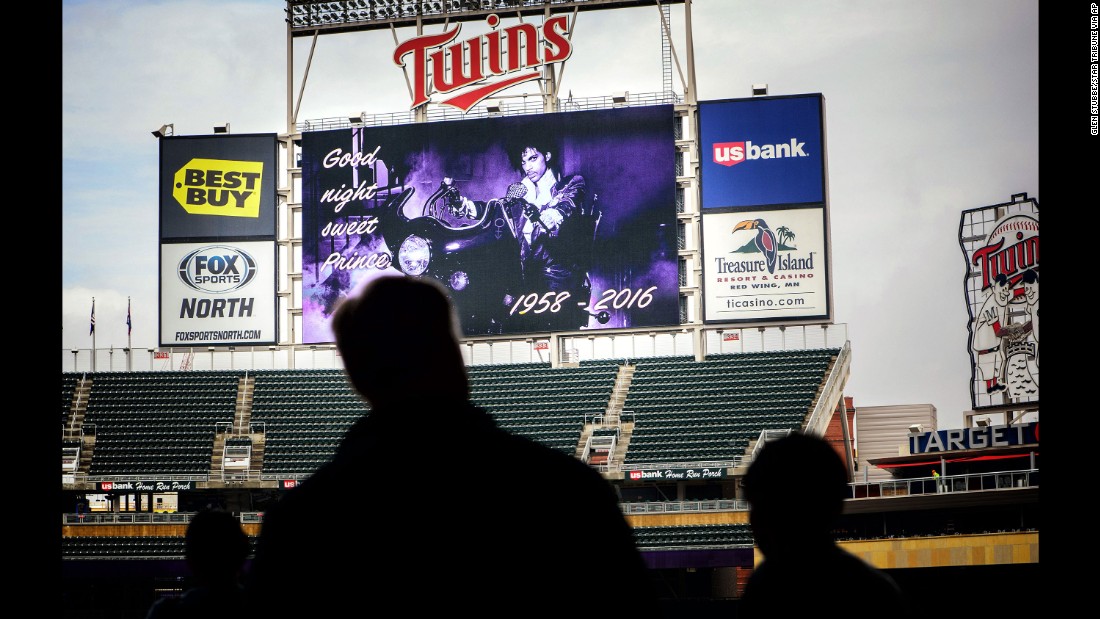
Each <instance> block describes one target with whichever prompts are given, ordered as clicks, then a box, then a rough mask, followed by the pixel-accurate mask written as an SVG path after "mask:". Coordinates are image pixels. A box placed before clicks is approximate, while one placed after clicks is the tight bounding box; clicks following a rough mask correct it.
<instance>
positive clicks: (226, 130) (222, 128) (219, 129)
mask: <svg viewBox="0 0 1100 619" xmlns="http://www.w3.org/2000/svg"><path fill="white" fill-rule="evenodd" d="M214 133H229V123H225V124H224V125H222V126H220V127H214Z"/></svg>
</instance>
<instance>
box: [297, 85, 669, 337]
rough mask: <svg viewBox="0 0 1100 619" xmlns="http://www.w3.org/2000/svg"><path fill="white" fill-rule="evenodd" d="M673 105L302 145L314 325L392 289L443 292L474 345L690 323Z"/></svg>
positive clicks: (365, 131) (306, 307)
mask: <svg viewBox="0 0 1100 619" xmlns="http://www.w3.org/2000/svg"><path fill="white" fill-rule="evenodd" d="M673 123H674V114H673V109H672V106H651V107H637V108H622V109H613V110H597V111H579V112H563V113H558V114H543V115H532V116H513V117H507V118H503V117H501V118H483V119H472V120H462V121H448V122H435V123H421V124H414V125H401V126H390V127H353V128H350V129H338V130H331V131H316V132H306V133H304V134H303V135H302V163H301V166H302V244H303V247H302V261H303V265H302V296H303V298H302V322H303V330H304V333H303V338H304V340H305V342H307V343H320V342H331V341H333V335H332V331H331V327H330V320H331V316H332V312H333V310H334V309H335V308H336V306H337V305H338V304H339V302H340V300H341V299H342V298H344V297H345V296H347V295H349V294H353V293H354V292H355V291H357V290H358V289H359V288H360V287H361V286H363V285H364V284H365V283H366V282H368V281H370V280H372V279H374V278H376V277H380V276H387V275H405V276H413V277H420V278H430V279H433V280H435V281H437V282H439V283H440V284H441V285H442V286H444V287H445V288H446V290H447V291H448V293H449V294H450V296H451V298H452V299H453V301H454V304H455V307H456V309H457V312H458V317H459V320H460V322H461V326H462V331H463V333H464V334H465V335H466V336H476V335H495V334H522V333H546V332H554V331H576V330H583V329H609V328H633V327H647V326H663V325H672V324H677V323H678V321H679V314H678V309H677V308H678V298H679V283H678V277H677V264H676V260H677V253H676V252H677V249H676V233H675V219H676V215H675V206H674V200H675V176H674V173H675V172H674V171H675V161H674V157H675V143H674V137H673Z"/></svg>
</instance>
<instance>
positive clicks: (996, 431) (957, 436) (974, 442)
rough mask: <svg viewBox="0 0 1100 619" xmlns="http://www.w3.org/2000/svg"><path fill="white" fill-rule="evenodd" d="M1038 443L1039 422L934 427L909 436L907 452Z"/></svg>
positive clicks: (959, 449) (931, 451)
mask: <svg viewBox="0 0 1100 619" xmlns="http://www.w3.org/2000/svg"><path fill="white" fill-rule="evenodd" d="M1038 444H1039V422H1038V421H1034V422H1031V423H1027V424H1015V425H997V426H975V427H973V428H955V429H951V430H936V431H935V432H925V433H923V434H914V435H910V436H909V453H912V454H924V453H937V452H943V451H961V450H966V449H984V448H987V447H1015V446H1017V445H1038Z"/></svg>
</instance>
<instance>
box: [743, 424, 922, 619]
mask: <svg viewBox="0 0 1100 619" xmlns="http://www.w3.org/2000/svg"><path fill="white" fill-rule="evenodd" d="M744 484H745V498H746V499H747V500H748V501H749V508H750V511H749V522H750V524H751V526H752V533H753V537H754V539H755V542H756V546H757V548H759V550H760V552H761V554H763V556H764V560H763V561H762V562H760V563H759V564H758V565H757V566H756V568H755V569H754V570H753V572H752V575H751V576H750V577H749V581H748V583H747V584H746V586H745V592H744V595H743V597H742V599H741V602H740V608H739V613H738V616H739V617H744V618H749V619H751V618H755V617H798V616H814V615H817V616H824V615H832V614H834V613H840V614H842V615H843V616H845V617H848V618H849V619H850V618H852V617H886V616H889V617H911V616H912V612H911V610H910V608H909V606H908V603H907V601H906V600H905V597H904V595H903V593H902V592H901V590H900V588H899V587H898V586H897V584H896V583H895V582H894V581H893V579H891V578H890V577H889V576H888V575H887V574H886V573H884V572H881V571H879V570H878V569H876V568H874V567H873V566H871V565H869V564H867V563H865V562H864V561H863V560H861V559H860V558H859V557H856V556H855V555H853V554H850V553H848V552H846V551H845V550H843V549H842V548H840V547H839V546H837V544H836V542H835V541H834V540H833V535H832V531H833V529H834V528H835V527H836V525H837V524H838V523H839V519H840V514H841V510H842V508H843V503H844V499H845V498H846V497H847V494H848V489H847V485H848V471H847V469H846V467H845V466H844V462H843V461H842V460H841V458H840V454H838V453H837V452H836V450H834V449H833V446H832V445H830V444H829V443H828V442H827V441H825V440H824V439H821V438H817V437H814V436H810V435H807V434H800V433H793V434H789V435H787V436H785V437H783V438H780V439H776V440H774V441H770V442H768V443H767V444H765V446H764V448H763V449H762V450H761V451H760V453H759V454H758V455H757V457H756V458H755V459H754V460H753V461H752V464H750V465H749V470H748V473H747V474H746V475H745V479H744Z"/></svg>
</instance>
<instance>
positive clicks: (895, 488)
mask: <svg viewBox="0 0 1100 619" xmlns="http://www.w3.org/2000/svg"><path fill="white" fill-rule="evenodd" d="M849 486H850V487H851V492H852V495H851V496H852V498H853V499H872V498H881V497H901V496H914V495H923V494H944V493H952V492H986V491H990V490H993V491H1002V490H1012V489H1018V488H1031V487H1038V486H1039V470H1038V469H1028V470H1022V471H997V472H991V473H966V474H962V475H941V476H940V477H938V478H936V477H916V478H913V479H890V480H882V481H875V482H856V483H852V484H849Z"/></svg>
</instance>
